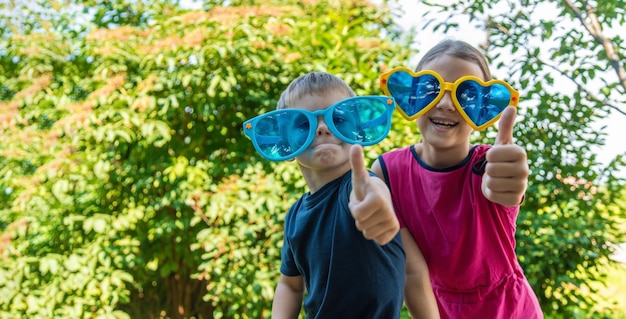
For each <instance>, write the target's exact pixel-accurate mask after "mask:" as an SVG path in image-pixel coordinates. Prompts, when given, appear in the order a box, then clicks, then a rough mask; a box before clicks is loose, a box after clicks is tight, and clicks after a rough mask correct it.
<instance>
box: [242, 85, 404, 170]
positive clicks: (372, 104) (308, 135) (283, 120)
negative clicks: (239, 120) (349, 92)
mask: <svg viewBox="0 0 626 319" xmlns="http://www.w3.org/2000/svg"><path fill="white" fill-rule="evenodd" d="M393 109H394V102H393V99H392V98H389V97H384V96H363V97H352V98H348V99H345V100H342V101H340V102H338V103H335V104H333V105H331V106H330V107H328V108H327V109H325V110H319V111H314V112H311V111H307V110H301V109H284V110H277V111H272V112H269V113H267V114H264V115H259V116H257V117H255V118H253V119H251V120H248V121H246V122H244V133H245V134H246V135H248V136H249V137H250V138H251V139H252V142H253V144H254V146H255V148H256V149H257V151H258V152H259V153H260V154H261V155H263V157H265V158H267V159H269V160H274V161H280V160H286V159H289V158H293V157H296V156H298V155H299V154H300V153H302V152H303V151H304V150H306V148H307V147H309V145H310V144H311V142H312V141H313V140H314V138H315V131H316V130H317V128H318V121H317V119H318V117H320V116H323V118H324V122H325V123H326V125H327V127H328V129H329V130H330V131H331V132H332V134H334V135H335V136H336V137H337V138H339V139H340V140H342V141H344V142H346V143H350V144H361V145H372V144H375V143H378V142H380V141H381V140H382V139H384V138H385V137H386V136H387V134H388V133H389V128H390V127H391V114H392V112H393Z"/></svg>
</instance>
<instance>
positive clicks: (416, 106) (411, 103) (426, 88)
mask: <svg viewBox="0 0 626 319" xmlns="http://www.w3.org/2000/svg"><path fill="white" fill-rule="evenodd" d="M387 90H388V91H389V94H390V95H391V96H392V97H393V98H394V99H395V100H396V103H397V104H398V107H399V108H400V112H401V113H402V115H403V116H404V117H405V118H406V119H408V120H412V119H415V118H417V117H419V116H420V115H422V114H423V113H424V112H426V111H428V108H429V106H430V105H431V103H432V102H433V101H434V100H435V99H436V98H437V96H438V95H439V92H440V91H441V84H440V82H439V80H438V79H437V78H436V77H435V76H434V75H432V74H422V75H419V76H413V75H412V74H410V73H409V72H406V71H397V72H394V73H392V74H390V75H389V78H388V79H387Z"/></svg>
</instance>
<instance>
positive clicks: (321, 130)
mask: <svg viewBox="0 0 626 319" xmlns="http://www.w3.org/2000/svg"><path fill="white" fill-rule="evenodd" d="M315 133H316V135H318V136H321V135H330V130H329V129H328V126H327V125H326V122H324V119H323V118H318V119H317V130H316V131H315Z"/></svg>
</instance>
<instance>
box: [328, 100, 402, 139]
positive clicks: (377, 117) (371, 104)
mask: <svg viewBox="0 0 626 319" xmlns="http://www.w3.org/2000/svg"><path fill="white" fill-rule="evenodd" d="M387 108H388V107H387V104H386V103H385V101H383V100H382V99H349V100H346V101H344V102H341V103H338V104H337V105H336V107H335V110H334V112H333V124H334V125H335V128H336V129H337V131H338V132H339V133H340V134H341V135H342V136H339V137H340V138H341V139H342V140H345V141H348V142H349V143H352V144H357V143H358V144H361V145H371V144H375V143H378V142H380V140H382V139H383V138H385V137H386V136H387V133H389V127H390V125H391V123H390V119H391V116H390V112H388V110H387Z"/></svg>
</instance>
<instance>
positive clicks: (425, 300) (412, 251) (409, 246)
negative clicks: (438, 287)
mask: <svg viewBox="0 0 626 319" xmlns="http://www.w3.org/2000/svg"><path fill="white" fill-rule="evenodd" d="M400 235H401V236H402V245H403V246H404V251H405V253H406V270H405V274H406V279H405V284H404V303H405V304H406V307H407V308H408V309H409V313H410V314H411V317H413V318H414V319H431V318H439V309H438V308H437V301H436V300H435V294H434V293H433V288H432V286H431V284H430V275H429V273H428V266H427V265H426V260H425V259H424V256H423V255H422V251H421V250H420V249H419V247H418V246H417V243H415V240H414V239H413V236H412V235H411V233H410V232H409V230H408V229H406V228H402V229H400Z"/></svg>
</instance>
